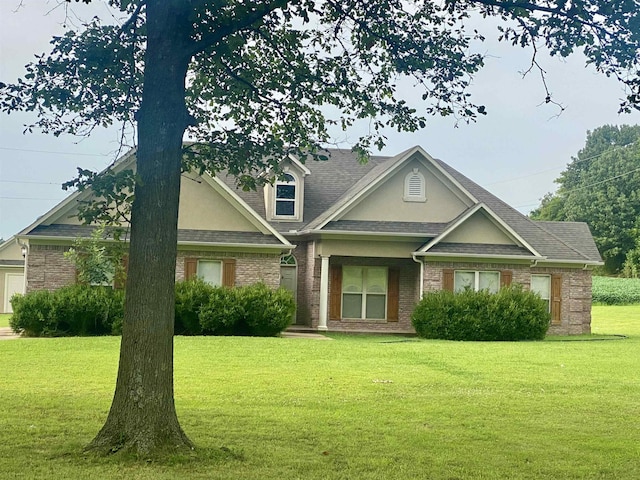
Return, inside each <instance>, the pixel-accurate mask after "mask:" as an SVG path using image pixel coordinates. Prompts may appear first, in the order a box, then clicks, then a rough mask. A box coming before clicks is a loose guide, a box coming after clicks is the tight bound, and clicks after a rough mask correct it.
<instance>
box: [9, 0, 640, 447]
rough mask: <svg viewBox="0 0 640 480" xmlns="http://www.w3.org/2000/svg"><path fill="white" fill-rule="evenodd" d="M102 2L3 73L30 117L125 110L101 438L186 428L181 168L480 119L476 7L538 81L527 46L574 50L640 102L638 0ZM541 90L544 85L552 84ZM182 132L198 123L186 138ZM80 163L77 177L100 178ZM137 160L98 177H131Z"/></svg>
mask: <svg viewBox="0 0 640 480" xmlns="http://www.w3.org/2000/svg"><path fill="white" fill-rule="evenodd" d="M67 1H68V2H70V1H71V0H67ZM76 1H77V2H79V1H82V2H84V3H90V2H91V0H76ZM95 1H98V0H95ZM105 1H106V0H105ZM60 2H62V0H60ZM108 3H109V5H111V6H112V7H113V8H114V9H116V10H117V11H118V12H119V14H117V15H115V18H116V21H115V22H111V23H104V22H102V21H101V20H100V19H97V18H94V19H93V20H91V21H89V22H88V23H87V24H86V25H84V26H83V27H82V28H79V29H77V30H69V31H67V32H66V33H65V34H64V35H62V36H60V37H56V38H54V39H53V40H52V51H51V53H50V54H48V55H42V56H38V57H36V60H35V61H34V62H33V63H31V64H29V65H27V66H26V74H25V76H24V78H23V79H20V80H19V81H18V82H17V83H13V84H7V83H0V110H2V111H4V112H7V113H9V112H13V111H34V112H36V113H37V115H38V120H37V121H36V122H35V124H34V125H31V126H28V130H31V129H40V130H42V131H44V132H47V133H52V134H54V135H60V134H65V133H68V134H74V135H87V134H90V133H91V132H92V131H93V130H94V129H95V128H98V127H102V126H105V125H110V124H112V123H114V122H120V123H123V124H131V125H135V129H136V133H137V152H136V165H137V172H136V176H135V191H134V193H133V198H134V201H133V206H132V208H131V235H130V244H129V245H130V246H129V250H130V251H129V272H128V276H127V284H126V306H125V318H124V323H123V334H122V343H121V354H120V364H119V370H118V380H117V384H116V391H115V394H114V399H113V403H112V406H111V410H110V412H109V416H108V418H107V421H106V423H105V425H104V427H103V429H102V430H101V431H100V433H99V434H98V435H97V437H96V438H95V439H94V441H93V442H92V443H91V448H94V449H98V450H102V451H107V452H114V451H119V450H123V451H127V450H133V451H135V452H138V453H142V454H144V455H145V458H146V456H147V455H148V454H149V453H150V452H151V453H152V452H156V451H158V450H163V449H165V448H167V447H171V448H172V449H175V448H191V446H192V444H191V442H190V441H189V439H188V438H187V437H186V435H185V434H184V433H183V432H182V429H181V428H180V425H179V423H178V420H177V416H176V413H175V407H174V402H173V340H172V335H173V314H174V302H173V300H174V288H173V285H174V282H175V258H176V252H177V215H178V202H179V193H180V174H181V171H182V170H183V169H189V168H197V169H199V170H208V171H210V172H211V173H214V174H215V172H217V171H220V170H223V169H225V170H228V171H229V172H230V173H231V174H232V175H235V176H236V177H237V178H238V179H239V183H240V184H241V185H243V186H244V187H246V188H252V187H255V186H256V185H257V181H258V180H257V179H258V178H264V177H263V176H258V175H257V173H258V172H264V171H265V170H267V169H269V168H271V169H272V170H271V171H272V172H273V174H274V175H277V174H278V165H279V163H280V160H281V159H282V158H283V156H284V155H286V154H289V153H291V154H296V155H298V156H299V157H300V158H301V159H303V160H305V159H309V158H315V159H319V160H321V159H322V158H323V152H322V148H323V146H324V145H325V143H326V142H329V141H330V140H331V135H330V128H334V127H337V128H342V129H344V130H346V129H349V128H350V127H351V126H352V125H353V124H354V123H355V122H357V121H361V120H364V121H368V122H369V125H370V130H369V132H368V134H366V135H364V136H362V137H361V138H360V139H358V140H357V141H356V142H354V145H353V148H354V150H355V151H356V152H358V153H359V154H360V156H361V158H362V159H363V160H364V159H366V157H367V155H368V152H369V151H370V150H371V149H372V148H373V147H378V148H380V147H382V146H383V145H384V143H385V134H384V132H385V129H387V128H394V129H397V130H400V131H415V130H417V129H419V128H423V127H425V126H426V124H427V118H428V117H429V116H432V115H444V116H449V115H452V116H455V117H456V118H457V119H459V120H461V121H471V120H474V119H475V118H476V117H477V116H478V115H483V114H485V113H486V108H485V106H483V105H477V104H476V103H475V102H474V101H473V100H472V99H471V97H470V94H469V86H470V84H471V81H472V79H473V76H474V74H475V73H476V72H478V70H479V69H480V68H481V67H482V66H483V55H482V54H480V53H478V50H479V49H478V48H476V46H475V45H476V42H481V41H482V40H483V39H484V36H485V35H488V34H489V33H488V32H480V31H478V30H477V29H476V28H475V26H474V19H475V18H477V17H493V18H495V19H497V20H498V21H499V25H500V26H499V27H498V32H497V35H498V36H499V39H500V40H502V41H505V42H509V43H511V44H513V45H514V46H520V47H525V48H527V49H528V51H529V54H530V55H531V68H532V69H534V70H538V71H539V72H540V73H541V74H542V78H543V81H544V70H543V69H542V67H541V66H540V65H539V64H538V61H537V56H536V53H537V51H538V49H540V48H546V49H548V50H549V52H550V53H551V54H552V55H558V56H567V55H569V54H571V53H572V52H574V51H576V50H581V51H582V52H584V54H585V56H586V60H587V62H588V63H591V64H593V65H594V66H595V68H596V69H597V70H598V71H600V72H602V73H603V74H605V75H611V76H615V77H616V78H618V79H619V80H620V82H622V83H623V84H624V85H625V87H626V92H627V97H626V98H625V100H624V101H623V103H622V104H621V106H620V108H621V110H623V111H629V110H631V109H637V108H639V106H640V76H639V66H640V58H639V56H638V52H639V51H640V28H638V26H639V25H640V0H620V1H616V2H611V1H610V0H576V1H564V0H443V1H440V2H435V1H427V0H417V1H403V0H271V1H263V2H254V1H248V0H108ZM400 79H410V80H411V82H412V83H413V85H414V86H415V88H416V89H418V92H419V95H418V96H420V97H421V99H422V101H421V102H420V103H419V104H415V105H414V104H411V103H410V102H409V101H408V99H407V98H406V95H405V92H404V91H403V88H404V87H403V86H402V85H403V84H402V83H401V82H399V80H400ZM545 100H546V101H547V102H553V101H554V100H553V99H552V98H551V95H550V93H549V92H548V91H547V97H546V99H545ZM185 132H188V135H189V136H190V138H193V139H195V143H194V144H192V146H189V147H187V148H186V152H185V149H183V138H184V135H185ZM80 177H81V178H80V179H79V180H78V182H76V185H78V186H80V187H81V188H82V187H83V186H87V185H90V184H92V183H93V182H95V179H96V178H97V177H95V176H92V175H90V174H83V172H81V175H80ZM131 178H134V177H132V176H130V177H129V178H128V179H124V181H119V180H118V179H115V178H111V179H109V180H108V182H107V183H108V184H111V185H123V184H124V185H130V181H129V180H130V179H131ZM103 191H104V190H103ZM122 198H123V200H126V199H127V198H129V197H128V194H125V196H124V197H122ZM108 204H109V202H104V205H107V206H108ZM125 210H126V209H125ZM126 214H127V215H128V210H126ZM91 216H92V214H91V212H89V211H88V213H87V214H86V215H85V220H90V219H91ZM98 217H99V215H98Z"/></svg>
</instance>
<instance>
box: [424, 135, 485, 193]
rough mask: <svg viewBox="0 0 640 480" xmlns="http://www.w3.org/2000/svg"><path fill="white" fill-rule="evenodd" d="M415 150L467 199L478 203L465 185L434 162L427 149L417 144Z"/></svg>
mask: <svg viewBox="0 0 640 480" xmlns="http://www.w3.org/2000/svg"><path fill="white" fill-rule="evenodd" d="M415 149H416V151H418V152H420V154H421V155H422V156H423V157H424V158H425V159H426V160H427V161H428V162H429V163H430V164H431V165H432V166H433V167H434V168H435V169H436V170H438V172H440V173H441V174H442V175H443V176H444V177H445V178H446V179H447V180H449V181H450V182H451V183H452V184H453V185H455V186H456V188H458V189H460V191H461V192H463V193H464V194H465V195H466V196H468V197H469V199H470V200H471V201H472V202H473V203H479V202H478V199H477V198H476V197H474V196H473V195H472V194H471V192H470V191H469V190H467V189H466V188H465V187H463V186H462V184H461V183H460V182H458V181H457V180H456V179H455V178H453V177H452V176H451V174H449V172H447V171H446V170H445V169H443V168H442V167H441V166H440V164H439V163H438V162H436V160H435V159H434V158H433V157H432V156H431V155H429V153H427V151H426V150H425V149H424V148H422V147H421V146H420V145H417V146H416V147H415Z"/></svg>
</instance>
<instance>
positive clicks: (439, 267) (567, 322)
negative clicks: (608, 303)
mask: <svg viewBox="0 0 640 480" xmlns="http://www.w3.org/2000/svg"><path fill="white" fill-rule="evenodd" d="M444 269H455V270H465V269H468V270H480V271H482V270H491V271H503V270H510V271H512V272H513V278H512V283H518V284H521V285H523V287H524V288H525V289H527V290H528V289H529V288H530V286H531V275H532V274H540V275H552V274H560V275H562V290H561V298H562V304H561V307H560V324H558V325H551V327H550V328H549V334H552V335H579V334H582V333H591V271H590V270H583V269H581V268H580V269H577V268H558V267H541V266H536V267H531V266H530V265H529V264H503V263H472V262H465V263H462V262H459V263H458V262H426V263H425V270H424V284H423V285H424V291H425V292H428V291H432V290H440V289H441V288H442V271H443V270H444Z"/></svg>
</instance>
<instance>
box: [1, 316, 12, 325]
mask: <svg viewBox="0 0 640 480" xmlns="http://www.w3.org/2000/svg"><path fill="white" fill-rule="evenodd" d="M10 318H11V314H10V313H0V327H8V326H9V319H10Z"/></svg>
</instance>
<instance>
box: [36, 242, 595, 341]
mask: <svg viewBox="0 0 640 480" xmlns="http://www.w3.org/2000/svg"><path fill="white" fill-rule="evenodd" d="M68 249H69V246H61V245H32V246H31V248H30V250H29V257H28V267H27V269H26V274H27V292H31V291H33V290H41V289H48V290H54V289H56V288H60V287H63V286H66V285H71V284H73V283H74V282H75V280H76V272H75V268H74V266H73V264H72V263H71V262H70V261H69V260H67V259H66V258H65V257H64V252H66V251H67V250H68ZM294 256H295V258H296V262H297V265H298V298H297V302H298V311H297V323H298V324H302V325H308V326H310V327H312V328H317V327H318V320H319V300H320V264H321V261H320V258H318V257H316V255H315V251H314V248H313V243H312V242H301V243H300V244H298V246H297V248H296V249H295V250H294ZM187 257H189V258H207V259H220V260H222V259H225V258H234V259H236V285H249V284H252V283H255V282H258V281H262V282H264V283H265V284H267V285H268V286H270V287H272V288H277V287H278V286H279V284H280V254H279V253H248V252H211V251H199V250H193V251H191V250H189V251H187V250H180V251H179V252H178V258H177V261H176V280H183V279H184V259H185V258H187ZM329 261H330V265H363V266H386V267H395V268H399V269H400V299H399V320H398V321H397V322H386V321H377V322H370V321H353V320H348V321H347V320H342V321H336V320H329V321H328V324H327V326H328V328H329V330H331V331H379V332H398V333H401V332H402V333H404V332H413V331H414V330H413V327H412V325H411V312H412V311H413V308H414V306H415V303H416V302H417V301H418V292H419V290H418V286H419V280H418V277H419V271H420V270H419V266H418V265H417V264H416V263H415V262H413V261H412V260H404V259H379V258H367V257H339V256H332V257H331V258H330V260H329ZM444 269H469V270H492V271H496V270H498V271H503V270H510V271H512V274H513V277H512V282H513V283H518V284H521V285H523V286H524V288H525V289H529V288H530V283H531V275H532V274H548V275H551V274H560V275H562V292H561V296H562V305H561V315H560V316H561V322H560V324H559V325H552V326H551V327H550V329H549V333H550V334H558V335H577V334H582V333H590V332H591V271H590V270H583V269H577V268H576V269H573V268H556V267H541V266H536V267H531V266H530V265H529V264H515V263H514V264H502V263H474V262H458V263H456V262H430V261H427V262H426V263H425V268H424V277H423V288H424V291H425V292H428V291H433V290H439V289H441V288H442V271H443V270H444ZM329 288H331V286H330V287H329Z"/></svg>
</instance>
